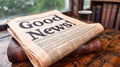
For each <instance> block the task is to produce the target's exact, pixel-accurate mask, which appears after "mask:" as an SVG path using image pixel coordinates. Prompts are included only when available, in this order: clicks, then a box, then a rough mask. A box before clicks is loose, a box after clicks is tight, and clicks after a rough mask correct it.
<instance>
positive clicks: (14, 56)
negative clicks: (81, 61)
mask: <svg viewBox="0 0 120 67" xmlns="http://www.w3.org/2000/svg"><path fill="white" fill-rule="evenodd" d="M100 49H101V43H100V41H99V39H92V40H90V41H88V42H87V43H85V44H84V45H82V46H81V47H79V48H77V49H76V50H75V51H73V52H72V53H70V54H69V55H68V56H74V55H80V54H87V53H91V52H98V51H100ZM7 56H8V60H9V61H10V62H12V63H17V62H25V61H29V59H28V57H27V55H26V54H25V52H24V51H23V49H22V48H21V47H20V45H19V44H18V43H17V42H16V41H15V39H14V38H12V39H11V41H10V43H9V45H8V48H7Z"/></svg>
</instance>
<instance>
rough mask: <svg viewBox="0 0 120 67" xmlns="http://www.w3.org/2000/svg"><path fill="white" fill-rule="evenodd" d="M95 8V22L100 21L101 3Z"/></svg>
mask: <svg viewBox="0 0 120 67" xmlns="http://www.w3.org/2000/svg"><path fill="white" fill-rule="evenodd" d="M96 7H97V10H96V22H99V23H100V22H101V12H102V11H101V10H102V5H97V6H96Z"/></svg>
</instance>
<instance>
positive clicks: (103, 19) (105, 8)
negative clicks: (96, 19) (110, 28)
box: [101, 3, 108, 27]
mask: <svg viewBox="0 0 120 67" xmlns="http://www.w3.org/2000/svg"><path fill="white" fill-rule="evenodd" d="M107 8H108V4H107V3H103V10H102V17H101V24H102V25H103V26H104V27H105V20H106V14H107Z"/></svg>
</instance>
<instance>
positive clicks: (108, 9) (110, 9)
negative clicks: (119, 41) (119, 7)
mask: <svg viewBox="0 0 120 67" xmlns="http://www.w3.org/2000/svg"><path fill="white" fill-rule="evenodd" d="M111 11H112V3H108V8H107V13H106V20H105V28H108V26H109V20H110V16H111V13H112V12H111Z"/></svg>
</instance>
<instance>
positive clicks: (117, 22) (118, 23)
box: [115, 5, 120, 30]
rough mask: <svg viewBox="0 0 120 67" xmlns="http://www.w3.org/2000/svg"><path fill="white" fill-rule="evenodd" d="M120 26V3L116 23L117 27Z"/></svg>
mask: <svg viewBox="0 0 120 67" xmlns="http://www.w3.org/2000/svg"><path fill="white" fill-rule="evenodd" d="M119 28H120V5H119V10H118V14H117V19H116V24H115V29H116V30H120V29H119Z"/></svg>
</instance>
